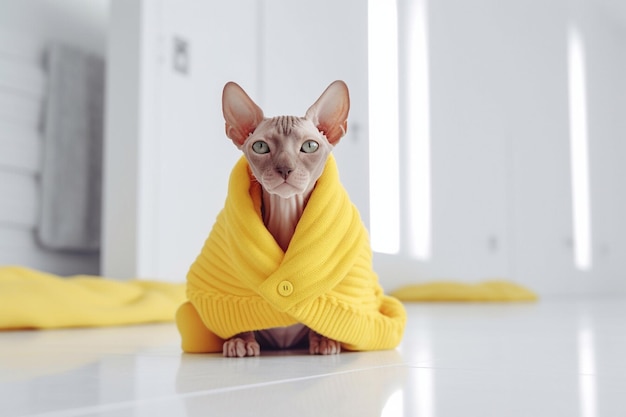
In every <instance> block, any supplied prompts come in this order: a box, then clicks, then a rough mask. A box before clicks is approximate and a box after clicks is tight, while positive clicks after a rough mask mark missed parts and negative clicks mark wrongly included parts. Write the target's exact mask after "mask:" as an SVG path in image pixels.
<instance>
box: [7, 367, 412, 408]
mask: <svg viewBox="0 0 626 417" xmlns="http://www.w3.org/2000/svg"><path fill="white" fill-rule="evenodd" d="M405 366H406V365H405V364H392V365H381V366H373V367H367V368H358V369H348V370H344V371H340V372H325V373H320V374H316V375H307V376H302V377H294V378H286V379H279V380H275V381H266V382H261V383H253V384H244V385H234V386H229V387H222V388H213V389H208V390H201V391H193V392H187V393H181V394H174V395H164V396H158V397H153V398H142V399H135V400H126V401H118V402H113V403H109V404H100V405H92V406H85V407H78V408H69V409H64V410H58V411H46V412H43V413H36V414H24V415H21V416H18V417H81V416H86V415H91V414H93V413H95V412H103V411H104V412H106V411H115V410H122V409H124V408H132V407H136V406H142V405H150V404H158V403H163V402H168V401H176V400H184V399H187V398H195V397H202V396H207V395H216V394H225V393H229V392H235V391H245V390H248V389H254V388H262V387H269V386H273V385H281V384H287V383H294V382H302V381H309V380H314V379H319V378H326V377H331V376H337V375H347V374H351V373H357V372H366V371H371V370H375V369H384V368H401V367H405Z"/></svg>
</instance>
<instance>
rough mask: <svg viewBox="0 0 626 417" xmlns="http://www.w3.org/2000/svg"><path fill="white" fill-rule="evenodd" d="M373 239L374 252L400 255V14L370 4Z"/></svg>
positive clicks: (388, 5) (376, 1)
mask: <svg viewBox="0 0 626 417" xmlns="http://www.w3.org/2000/svg"><path fill="white" fill-rule="evenodd" d="M368 59H369V62H368V68H369V138H370V139H369V143H370V145H369V161H370V162H369V163H370V167H369V168H370V178H369V185H370V219H371V221H370V234H371V241H372V250H374V251H376V252H382V253H388V254H396V253H398V252H399V250H400V167H399V160H400V158H399V126H398V124H399V121H398V11H397V5H396V1H395V0H369V1H368Z"/></svg>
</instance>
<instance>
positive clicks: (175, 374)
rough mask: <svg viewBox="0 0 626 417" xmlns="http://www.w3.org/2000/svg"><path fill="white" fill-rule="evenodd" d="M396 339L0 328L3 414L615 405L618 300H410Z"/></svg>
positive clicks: (478, 410) (566, 411)
mask: <svg viewBox="0 0 626 417" xmlns="http://www.w3.org/2000/svg"><path fill="white" fill-rule="evenodd" d="M407 309H408V312H409V322H408V325H407V332H406V335H405V338H404V341H403V342H402V345H401V346H400V348H399V349H397V350H393V351H382V352H365V353H342V354H341V355H338V356H329V357H323V356H309V355H307V354H306V353H305V352H303V351H291V352H264V354H263V356H261V357H259V358H245V359H230V358H229V359H225V358H222V357H221V356H220V355H185V354H181V352H180V349H179V347H178V345H179V338H178V334H177V332H176V329H175V327H174V325H170V324H166V325H163V324H161V325H147V326H132V327H118V328H103V329H76V330H60V331H24V332H4V333H0V416H3V417H4V416H7V417H8V416H47V417H52V416H63V417H65V416H106V417H112V416H117V417H121V416H133V417H137V416H146V417H148V416H149V417H154V416H245V415H249V416H273V417H276V416H293V415H297V416H299V417H304V416H425V417H431V416H464V417H465V416H533V417H537V416H582V417H595V416H624V415H626V397H625V394H626V359H625V357H626V355H625V354H624V352H626V320H625V319H624V318H626V299H618V298H607V299H596V300H585V301H583V300H549V301H542V302H539V303H536V304H493V305H488V304H412V305H409V306H408V307H407Z"/></svg>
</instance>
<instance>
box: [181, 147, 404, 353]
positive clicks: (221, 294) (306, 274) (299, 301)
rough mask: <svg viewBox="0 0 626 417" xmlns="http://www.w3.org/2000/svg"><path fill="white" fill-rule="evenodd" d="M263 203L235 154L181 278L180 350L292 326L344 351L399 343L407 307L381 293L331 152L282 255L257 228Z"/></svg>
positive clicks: (215, 346)
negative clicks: (210, 220)
mask: <svg viewBox="0 0 626 417" xmlns="http://www.w3.org/2000/svg"><path fill="white" fill-rule="evenodd" d="M261 200H262V190H261V186H260V184H259V183H258V182H257V181H255V180H254V177H253V176H252V174H251V172H250V169H249V166H248V163H247V161H246V159H245V158H243V157H242V158H241V159H240V160H239V162H238V163H237V164H236V165H235V168H234V169H233V171H232V174H231V177H230V181H229V186H228V195H227V198H226V203H225V206H224V209H223V210H222V211H221V213H220V214H219V216H218V218H217V220H216V223H215V225H214V226H213V229H212V231H211V233H210V235H209V237H208V239H207V240H206V242H205V245H204V247H203V249H202V252H201V253H200V255H199V256H198V258H197V259H196V261H195V263H194V264H193V265H192V266H191V268H190V271H189V273H188V275H187V296H188V297H189V300H190V302H191V304H185V305H184V306H183V307H181V310H180V311H179V314H178V318H177V322H178V325H179V329H180V331H181V335H182V339H183V343H182V345H183V349H184V350H185V351H188V352H210V351H221V344H220V343H219V342H220V340H221V339H226V338H229V337H232V336H234V335H235V334H238V333H241V332H244V331H251V330H262V329H268V328H273V327H280V326H289V325H292V324H295V323H303V324H305V325H306V326H308V327H309V328H311V329H313V330H315V331H316V332H318V333H320V334H322V335H325V336H327V337H329V338H331V339H334V340H337V341H340V342H342V344H343V346H344V347H345V348H346V349H349V350H376V349H390V348H394V347H396V346H397V345H398V344H399V343H400V341H401V339H402V335H403V333H404V326H405V322H406V312H405V310H404V307H403V305H402V304H401V303H400V302H399V301H398V300H396V299H395V298H392V297H389V296H386V295H384V294H383V290H382V288H381V287H380V285H379V283H378V276H377V275H376V273H375V272H374V271H373V270H372V252H371V248H370V244H369V237H368V233H367V230H366V229H365V227H364V225H363V223H362V221H361V217H360V215H359V213H358V211H357V209H356V207H355V206H354V205H353V204H352V202H351V201H350V198H349V197H348V194H347V192H346V191H345V189H344V188H343V186H342V185H341V183H340V181H339V174H338V172H337V167H336V164H335V160H334V158H333V157H332V155H331V156H330V157H329V159H328V162H327V163H326V167H325V169H324V172H323V174H322V176H321V177H320V178H319V179H318V181H317V184H316V186H315V189H314V191H313V193H312V194H311V197H310V199H309V201H308V203H307V206H306V208H305V210H304V213H303V214H302V217H301V218H300V221H299V223H298V225H297V227H296V230H295V232H294V235H293V237H292V239H291V243H290V245H289V248H288V249H287V251H286V252H283V250H282V249H281V248H280V247H279V246H278V244H277V243H276V241H275V240H274V238H273V237H272V235H271V234H270V232H269V231H268V230H267V228H266V227H265V225H264V224H263V219H262V214H261ZM199 335H201V336H199Z"/></svg>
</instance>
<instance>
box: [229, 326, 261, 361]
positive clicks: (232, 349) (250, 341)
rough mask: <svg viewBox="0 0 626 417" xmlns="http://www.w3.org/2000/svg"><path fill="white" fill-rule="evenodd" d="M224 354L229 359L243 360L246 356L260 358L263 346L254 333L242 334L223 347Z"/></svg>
mask: <svg viewBox="0 0 626 417" xmlns="http://www.w3.org/2000/svg"><path fill="white" fill-rule="evenodd" d="M222 350H223V354H224V356H225V357H227V358H243V357H245V356H259V355H260V354H261V346H259V344H258V343H257V341H256V339H255V338H254V333H252V332H249V333H242V334H238V335H237V336H235V337H233V338H232V339H228V340H227V341H225V342H224V345H223V347H222Z"/></svg>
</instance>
